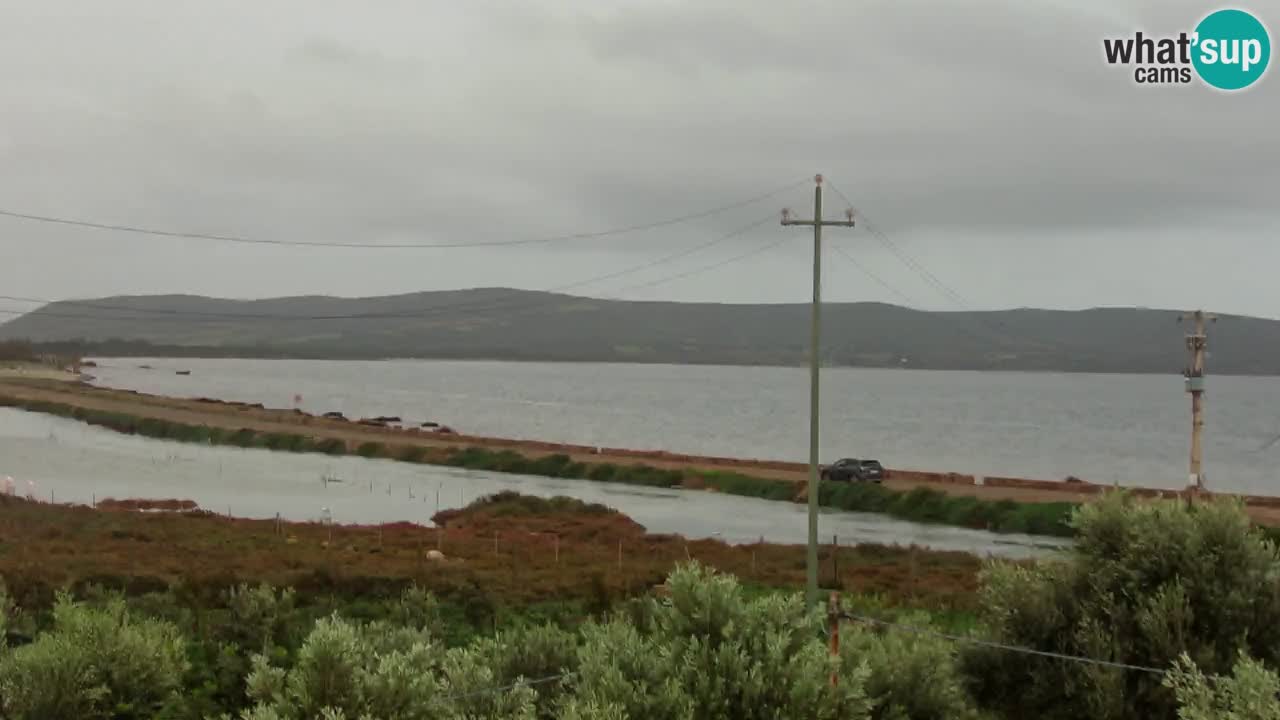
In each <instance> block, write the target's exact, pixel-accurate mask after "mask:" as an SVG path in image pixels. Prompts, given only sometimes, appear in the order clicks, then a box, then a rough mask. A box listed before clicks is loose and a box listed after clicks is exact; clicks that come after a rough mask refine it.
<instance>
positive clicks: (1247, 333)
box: [0, 288, 1280, 375]
mask: <svg viewBox="0 0 1280 720" xmlns="http://www.w3.org/2000/svg"><path fill="white" fill-rule="evenodd" d="M1176 318H1177V313H1176V312H1175V311H1171V310H1149V309H1137V308H1099V309H1091V310H1079V311H1056V310H1035V309H1018V310H1006V311H994V312H928V311H918V310H911V309H908V308H903V307H897V306H894V305H885V304H880V303H830V304H827V305H824V306H823V326H824V342H823V350H822V355H823V360H824V362H825V363H826V364H828V365H852V366H870V367H914V368H931V369H957V370H959V369H963V370H1042V371H1061V372H1137V373H1178V372H1181V370H1182V367H1183V365H1184V363H1185V355H1186V353H1185V351H1184V349H1183V340H1182V335H1183V333H1184V331H1185V327H1180V326H1179V325H1178V324H1177V323H1176V322H1175V320H1176ZM808 333H809V307H808V305H807V304H803V303H801V304H790V305H787V304H773V305H728V304H715V303H674V302H637V301H620V300H601V299H593V298H585V297H575V296H570V295H559V294H551V293H544V292H534V291H524V290H509V289H495V288H489V289H475V290H461V291H442V292H422V293H412V294H406V295H391V296H381V297H369V298H336V297H326V296H308V297H289V298H274V299H265V300H250V301H242V300H222V299H215V298H206V297H197V296H189V295H164V296H160V295H157V296H121V297H108V298H101V299H96V300H81V301H76V302H57V303H52V304H49V305H46V306H45V307H42V308H40V309H38V310H36V311H33V312H31V313H29V314H27V315H24V316H21V317H19V318H16V319H14V320H12V321H10V322H8V323H6V324H4V325H0V340H14V339H26V340H30V341H32V342H34V343H37V344H38V345H41V346H45V347H50V348H57V349H65V348H69V347H78V348H81V349H83V350H84V351H85V352H86V353H88V354H97V355H187V356H215V357H216V356H238V357H297V358H386V357H416V358H484V359H505V360H548V361H597V362H663V363H716V364H737V365H799V364H803V363H804V362H806V358H807V343H808ZM1209 348H1210V356H1209V360H1208V365H1209V370H1210V372H1212V373H1214V374H1254V375H1277V374H1280V321H1275V320H1266V319H1260V318H1252V317H1243V316H1223V317H1221V319H1220V320H1219V322H1218V323H1217V324H1216V325H1214V326H1213V328H1212V330H1211V332H1210V343H1209Z"/></svg>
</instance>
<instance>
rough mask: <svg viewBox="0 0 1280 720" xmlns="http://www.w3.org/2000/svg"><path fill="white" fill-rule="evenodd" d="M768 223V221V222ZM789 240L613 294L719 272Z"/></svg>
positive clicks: (629, 287)
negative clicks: (715, 271)
mask: <svg viewBox="0 0 1280 720" xmlns="http://www.w3.org/2000/svg"><path fill="white" fill-rule="evenodd" d="M773 217H774V216H772V215H770V216H769V220H772V219H773ZM766 222H767V221H766ZM789 239H790V238H784V239H782V240H776V241H772V242H769V243H767V244H765V245H760V246H758V247H756V248H753V249H751V250H748V251H747V252H744V253H741V254H739V255H734V256H733V257H729V258H725V259H724V260H721V261H719V262H714V263H711V264H709V265H703V266H701V267H697V268H694V269H692V270H688V271H685V272H682V273H677V274H675V275H668V276H667V277H663V278H658V279H657V280H650V281H648V282H642V283H636V284H635V285H628V286H626V287H622V288H619V289H617V290H615V291H614V292H613V294H614V295H618V294H619V293H624V292H630V291H632V290H639V289H641V288H649V287H653V286H655V285H663V284H666V283H669V282H672V281H674V280H681V279H683V278H687V277H689V276H691V275H698V274H701V273H704V272H710V271H712V270H717V269H719V268H722V267H724V266H725V265H730V264H732V263H735V262H738V261H741V260H746V259H747V258H749V257H752V256H754V255H759V254H760V253H763V252H766V251H769V250H772V249H774V248H776V247H779V246H781V245H783V244H785V243H786V242H788V240H789Z"/></svg>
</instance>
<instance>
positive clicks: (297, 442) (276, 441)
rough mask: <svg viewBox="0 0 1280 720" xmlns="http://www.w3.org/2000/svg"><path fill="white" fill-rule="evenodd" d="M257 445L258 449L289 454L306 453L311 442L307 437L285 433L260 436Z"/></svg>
mask: <svg viewBox="0 0 1280 720" xmlns="http://www.w3.org/2000/svg"><path fill="white" fill-rule="evenodd" d="M256 444H257V446H258V447H262V448H266V449H268V450H286V451H289V452H306V451H307V450H309V449H310V446H311V442H310V440H308V439H307V437H306V436H305V435H297V434H294V433H283V432H275V433H266V434H263V435H260V436H259V437H258V438H257V441H256Z"/></svg>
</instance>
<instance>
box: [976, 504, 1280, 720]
mask: <svg viewBox="0 0 1280 720" xmlns="http://www.w3.org/2000/svg"><path fill="white" fill-rule="evenodd" d="M1072 524H1073V525H1074V527H1075V529H1076V532H1077V539H1076V543H1075V545H1074V547H1073V548H1072V549H1071V550H1070V551H1069V552H1068V553H1067V555H1066V556H1065V557H1064V558H1063V559H1061V560H1060V561H1049V562H1041V563H1038V564H1035V565H1031V566H1027V565H1023V564H1009V563H996V564H993V565H991V566H989V567H988V568H987V569H986V570H985V571H984V574H983V579H982V589H981V591H980V603H979V607H980V609H981V612H982V614H983V616H984V618H983V619H984V620H985V621H986V623H987V625H988V626H989V628H990V631H991V633H992V634H993V635H994V639H995V640H998V641H1001V642H1004V643H1007V644H1011V645H1019V646H1026V647H1030V648H1034V649H1037V650H1042V651H1050V652H1055V653H1061V654H1064V655H1072V656H1083V657H1086V658H1093V659H1099V660H1106V661H1111V662H1115V663H1124V664H1128V665H1134V666H1142V667H1145V668H1151V669H1153V670H1156V671H1159V670H1163V669H1166V668H1169V667H1172V666H1173V664H1174V662H1175V661H1177V660H1178V658H1179V657H1180V656H1182V655H1184V654H1185V655H1186V656H1187V657H1188V658H1190V660H1191V661H1192V662H1194V663H1195V665H1196V666H1197V667H1199V668H1201V669H1203V670H1204V671H1206V672H1209V673H1211V674H1224V673H1227V672H1229V671H1230V669H1231V667H1232V666H1233V664H1234V663H1235V661H1236V658H1237V656H1238V654H1239V653H1240V652H1242V651H1244V652H1247V653H1248V654H1250V655H1252V656H1253V657H1255V658H1259V659H1261V660H1266V661H1271V662H1274V661H1275V660H1277V655H1280V555H1278V554H1277V551H1276V548H1275V546H1274V545H1273V544H1272V543H1270V542H1269V541H1267V540H1266V539H1265V538H1264V537H1263V536H1262V534H1261V533H1260V532H1259V531H1258V530H1257V529H1256V528H1253V527H1251V525H1250V523H1249V520H1248V518H1247V517H1246V516H1245V514H1244V512H1243V509H1242V507H1241V506H1240V505H1239V503H1236V502H1231V501H1228V500H1218V501H1209V502H1203V503H1200V504H1197V505H1195V506H1192V507H1187V506H1185V505H1183V504H1181V503H1178V502H1174V501H1141V500H1138V499H1136V498H1134V497H1133V496H1131V495H1128V494H1126V493H1109V494H1108V495H1107V496H1105V497H1103V498H1101V499H1099V500H1098V501H1096V502H1094V503H1091V504H1088V505H1085V506H1083V507H1082V508H1081V509H1079V510H1078V511H1077V512H1076V514H1075V515H1074V517H1073V519H1072ZM966 669H967V672H968V674H969V675H971V676H972V677H973V679H974V685H975V689H976V691H977V693H978V695H979V699H980V700H981V701H982V702H983V703H984V704H986V705H989V706H991V707H995V708H999V709H1001V710H1003V711H1004V712H1005V714H1007V715H1009V716H1011V717H1039V718H1042V719H1043V720H1053V719H1056V718H1063V719H1065V718H1078V717H1089V718H1097V719H1099V720H1107V719H1111V718H1143V719H1144V720H1146V719H1147V718H1173V717H1175V716H1176V702H1175V698H1174V695H1173V693H1172V692H1171V691H1170V689H1169V688H1168V687H1166V686H1164V685H1163V684H1162V682H1161V680H1162V678H1161V676H1160V674H1159V672H1149V671H1144V670H1132V669H1121V668H1115V667H1108V666H1101V665H1090V664H1084V663H1078V662H1071V661H1064V660H1058V659H1051V658H1042V657H1034V656H1028V655H1026V654H1021V653H1014V652H1008V651H1005V650H998V649H986V648H982V649H975V650H972V651H970V652H969V653H967V655H966Z"/></svg>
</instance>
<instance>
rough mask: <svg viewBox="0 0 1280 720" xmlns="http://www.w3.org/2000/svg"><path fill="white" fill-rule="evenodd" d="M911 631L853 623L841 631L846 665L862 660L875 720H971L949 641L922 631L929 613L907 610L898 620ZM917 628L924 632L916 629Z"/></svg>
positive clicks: (928, 627)
mask: <svg viewBox="0 0 1280 720" xmlns="http://www.w3.org/2000/svg"><path fill="white" fill-rule="evenodd" d="M897 622H898V623H899V624H903V625H906V626H908V627H910V628H912V630H913V631H906V630H900V629H892V628H891V629H887V630H884V631H882V632H881V631H876V630H874V629H871V628H868V627H867V626H865V625H860V624H851V625H848V626H846V629H844V630H842V631H841V635H840V656H841V659H842V662H843V664H844V667H845V668H846V669H847V668H852V667H857V664H858V663H864V664H865V665H866V667H867V670H868V675H867V678H866V688H867V695H868V697H869V698H870V700H871V703H872V704H871V717H872V719H873V720H971V719H972V718H976V717H977V710H976V709H975V708H974V705H973V701H972V699H971V698H970V697H969V692H968V690H967V688H966V687H965V680H964V677H963V675H962V674H961V671H960V666H959V662H958V658H957V654H956V648H955V646H954V644H953V643H951V642H949V641H947V640H945V639H941V638H938V637H936V636H931V635H928V634H926V633H927V631H929V630H932V629H933V627H932V623H931V622H930V620H929V616H928V615H926V614H924V613H908V614H906V615H903V616H901V617H899V618H898V619H897ZM916 630H919V631H925V632H914V631H916Z"/></svg>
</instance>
